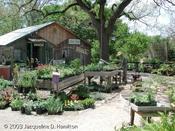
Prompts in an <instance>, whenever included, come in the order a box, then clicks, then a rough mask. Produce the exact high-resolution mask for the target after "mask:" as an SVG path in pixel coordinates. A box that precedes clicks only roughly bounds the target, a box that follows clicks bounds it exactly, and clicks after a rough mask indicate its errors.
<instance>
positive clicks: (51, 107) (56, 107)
mask: <svg viewBox="0 0 175 131" xmlns="http://www.w3.org/2000/svg"><path fill="white" fill-rule="evenodd" d="M46 109H47V111H48V114H49V115H56V114H62V113H63V102H62V101H61V100H60V98H54V97H50V98H48V100H47V105H46Z"/></svg>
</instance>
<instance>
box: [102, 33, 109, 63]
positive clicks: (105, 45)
mask: <svg viewBox="0 0 175 131" xmlns="http://www.w3.org/2000/svg"><path fill="white" fill-rule="evenodd" d="M101 37H102V38H101V39H100V58H101V59H103V60H106V61H108V60H109V37H108V36H107V35H106V33H104V32H103V33H102V35H101Z"/></svg>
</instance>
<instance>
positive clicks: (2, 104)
mask: <svg viewBox="0 0 175 131" xmlns="http://www.w3.org/2000/svg"><path fill="white" fill-rule="evenodd" d="M7 107H8V104H7V102H6V101H4V100H0V109H5V108H7Z"/></svg>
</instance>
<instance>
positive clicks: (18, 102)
mask: <svg viewBox="0 0 175 131" xmlns="http://www.w3.org/2000/svg"><path fill="white" fill-rule="evenodd" d="M10 106H11V109H12V111H19V110H20V109H21V107H22V106H23V100H22V99H20V98H15V99H13V100H12V102H11V103H10Z"/></svg>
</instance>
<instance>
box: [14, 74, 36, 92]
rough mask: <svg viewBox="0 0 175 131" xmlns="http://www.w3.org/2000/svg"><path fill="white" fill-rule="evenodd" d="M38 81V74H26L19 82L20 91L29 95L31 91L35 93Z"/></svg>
mask: <svg viewBox="0 0 175 131" xmlns="http://www.w3.org/2000/svg"><path fill="white" fill-rule="evenodd" d="M36 79H37V76H36V72H34V71H33V72H25V73H24V74H22V76H21V77H20V79H19V80H18V84H17V85H18V89H19V90H18V91H20V92H21V91H22V92H23V93H24V94H27V93H29V92H30V91H31V92H35V86H36ZM21 88H22V89H21Z"/></svg>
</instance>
